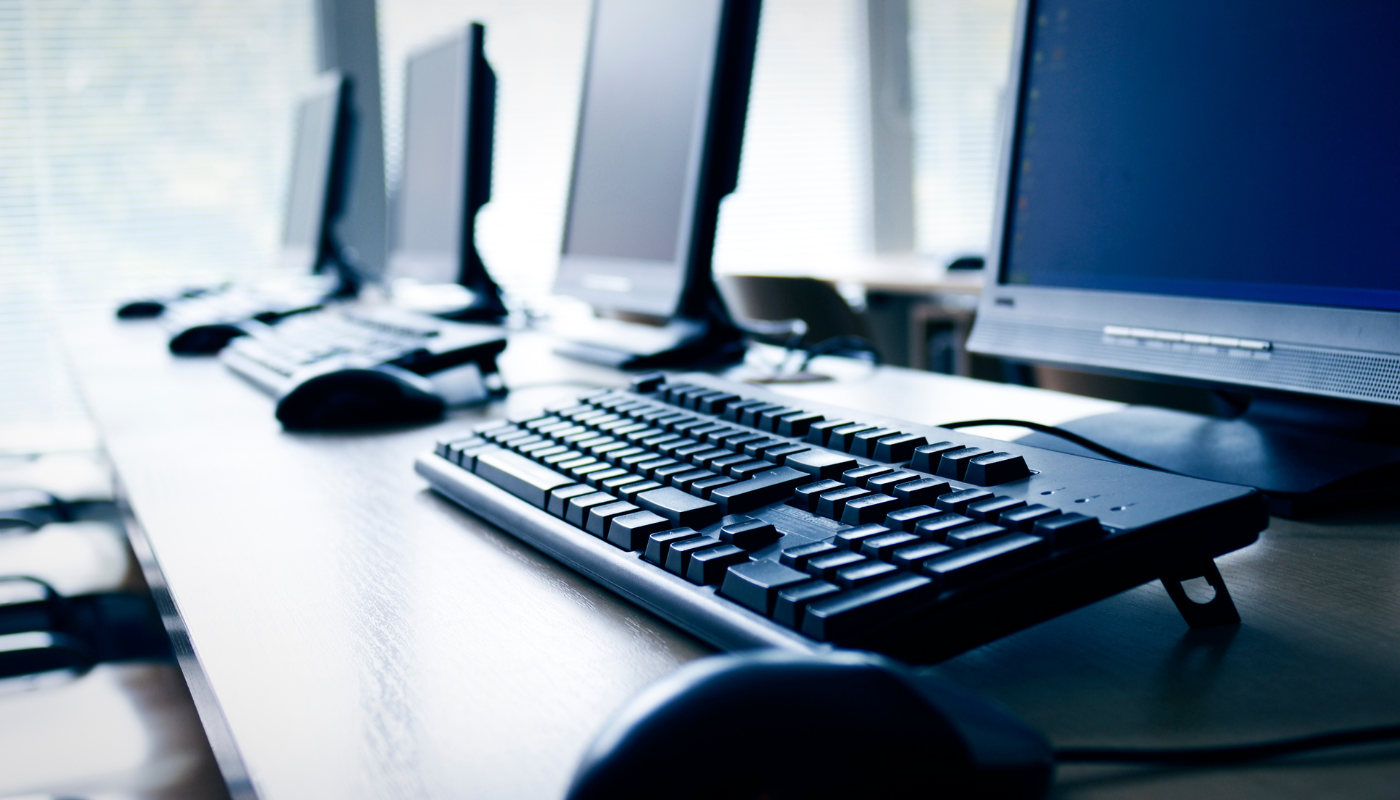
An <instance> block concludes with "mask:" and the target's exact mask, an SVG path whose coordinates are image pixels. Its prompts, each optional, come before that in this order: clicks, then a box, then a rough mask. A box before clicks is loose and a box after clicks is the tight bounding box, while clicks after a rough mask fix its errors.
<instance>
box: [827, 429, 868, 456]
mask: <svg viewBox="0 0 1400 800" xmlns="http://www.w3.org/2000/svg"><path fill="white" fill-rule="evenodd" d="M873 430H875V426H874V425H866V424H864V423H860V422H856V423H853V424H850V425H843V426H841V427H840V428H833V429H832V430H831V435H829V436H827V437H826V446H827V447H829V448H831V449H832V450H841V451H844V452H847V453H849V452H851V445H852V443H854V441H855V436H856V434H857V433H860V432H861V431H873Z"/></svg>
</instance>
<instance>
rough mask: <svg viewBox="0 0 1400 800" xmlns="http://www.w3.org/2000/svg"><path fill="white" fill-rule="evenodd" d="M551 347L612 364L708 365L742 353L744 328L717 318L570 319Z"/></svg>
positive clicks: (719, 364) (738, 358)
mask: <svg viewBox="0 0 1400 800" xmlns="http://www.w3.org/2000/svg"><path fill="white" fill-rule="evenodd" d="M556 333H558V334H559V336H560V338H561V339H562V340H563V341H561V342H560V343H559V344H558V345H557V346H556V347H555V350H554V351H555V352H556V353H558V354H559V355H562V356H565V357H567V358H573V359H576V360H579V361H587V362H589V363H593V364H602V365H604V366H608V367H614V368H616V369H627V370H647V369H710V368H714V367H722V366H726V365H729V364H734V363H737V362H739V361H741V360H743V358H744V336H743V332H742V331H740V330H739V329H738V328H735V327H734V326H732V325H728V324H725V323H721V322H702V321H697V320H688V319H672V320H671V321H670V322H667V323H666V324H664V325H647V324H645V323H640V322H626V321H623V320H619V319H595V320H591V321H588V322H585V323H582V324H580V323H578V322H576V321H571V322H570V325H569V330H568V331H567V332H558V331H557V332H556Z"/></svg>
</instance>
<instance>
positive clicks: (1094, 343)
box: [969, 0, 1400, 406]
mask: <svg viewBox="0 0 1400 800" xmlns="http://www.w3.org/2000/svg"><path fill="white" fill-rule="evenodd" d="M1020 19H1021V25H1020V30H1019V32H1018V35H1017V36H1018V40H1019V47H1018V52H1019V57H1018V61H1017V63H1016V64H1015V68H1014V69H1013V75H1014V79H1013V87H1012V88H1013V91H1014V93H1015V94H1014V96H1015V98H1016V104H1015V114H1014V117H1013V119H1012V120H1011V124H1010V131H1009V135H1008V137H1007V147H1006V148H1005V161H1004V165H1003V166H1004V168H1003V182H1002V187H1001V189H1002V196H1001V203H1000V214H999V219H998V224H997V230H996V237H995V241H994V242H993V244H992V247H991V253H992V254H993V258H992V261H991V263H990V264H989V267H990V271H991V278H992V281H991V285H989V286H988V287H987V289H986V292H985V295H984V297H983V298H982V302H981V307H980V309H979V317H978V320H977V324H976V327H975V330H974V332H973V334H972V338H971V341H970V343H969V346H970V347H971V348H972V349H974V350H976V351H979V352H983V353H990V354H995V355H1000V356H1007V357H1011V358H1015V359H1023V360H1027V361H1034V362H1045V363H1054V364H1063V365H1069V366H1073V367H1088V368H1091V369H1096V370H1107V371H1112V372H1121V373H1127V374H1132V375H1139V376H1148V377H1158V378H1163V377H1165V378H1171V379H1176V380H1184V381H1189V382H1196V383H1201V384H1205V385H1208V386H1215V387H1228V388H1239V389H1245V390H1251V391H1253V390H1262V391H1281V392H1288V393H1299V394H1303V395H1313V396H1319V397H1327V398H1339V399H1344V400H1353V401H1365V402H1367V403H1372V404H1385V405H1392V406H1393V405H1400V268H1397V265H1400V156H1397V151H1396V148H1395V143H1396V142H1400V103H1397V102H1396V100H1395V98H1396V97H1397V96H1400V48H1397V47H1396V46H1395V43H1396V42H1397V41H1400V5H1397V4H1394V3H1384V2H1373V1H1372V0H1338V2H1333V3H1322V2H1316V0H1234V1H1233V2H1229V3H1219V2H1212V0H1154V1H1152V2H1146V1H1142V2H1122V0H1032V1H1031V2H1027V3H1024V5H1023V9H1022V14H1021V16H1020Z"/></svg>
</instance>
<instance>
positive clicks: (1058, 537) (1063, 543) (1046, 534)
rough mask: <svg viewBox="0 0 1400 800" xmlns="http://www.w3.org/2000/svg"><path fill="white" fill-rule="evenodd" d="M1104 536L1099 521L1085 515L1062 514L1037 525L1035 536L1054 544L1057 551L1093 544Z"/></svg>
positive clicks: (1041, 521) (1042, 520) (1039, 521)
mask: <svg viewBox="0 0 1400 800" xmlns="http://www.w3.org/2000/svg"><path fill="white" fill-rule="evenodd" d="M1103 534H1104V530H1103V526H1101V525H1100V524H1099V521H1098V520H1096V519H1094V518H1093V517H1086V516H1084V515H1083V514H1074V513H1070V514H1061V515H1060V516H1058V517H1049V518H1046V519H1041V520H1038V521H1037V522H1036V523H1035V535H1036V536H1040V537H1042V538H1044V539H1046V540H1047V541H1050V542H1053V543H1054V545H1055V548H1056V549H1057V550H1058V549H1061V548H1065V547H1074V546H1075V545H1080V544H1084V543H1085V542H1092V541H1094V540H1095V539H1098V538H1100V537H1102V536H1103Z"/></svg>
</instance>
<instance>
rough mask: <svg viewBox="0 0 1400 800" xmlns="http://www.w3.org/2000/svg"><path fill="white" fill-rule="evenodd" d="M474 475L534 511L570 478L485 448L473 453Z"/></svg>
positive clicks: (506, 451)
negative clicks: (531, 507) (517, 498)
mask: <svg viewBox="0 0 1400 800" xmlns="http://www.w3.org/2000/svg"><path fill="white" fill-rule="evenodd" d="M475 463H476V467H475V472H476V475H477V476H478V477H480V478H483V479H485V480H487V481H490V482H491V483H494V484H495V485H497V486H499V487H501V488H502V489H505V490H506V491H507V492H510V493H511V494H513V495H515V496H516V497H519V498H520V499H522V500H524V501H525V502H527V503H529V504H530V505H533V506H535V507H536V508H544V507H545V501H546V500H547V499H548V498H549V492H550V491H551V490H553V489H558V488H560V487H563V486H568V485H569V484H571V483H576V481H574V480H573V479H572V478H569V477H568V476H566V475H561V474H560V473H558V472H555V471H554V470H552V469H548V468H545V467H542V466H540V465H539V464H536V463H535V462H533V461H531V460H530V459H528V458H526V457H524V456H522V455H518V454H516V453H512V452H510V451H508V450H500V449H487V450H483V451H482V452H479V453H477V454H476V459H475Z"/></svg>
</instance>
